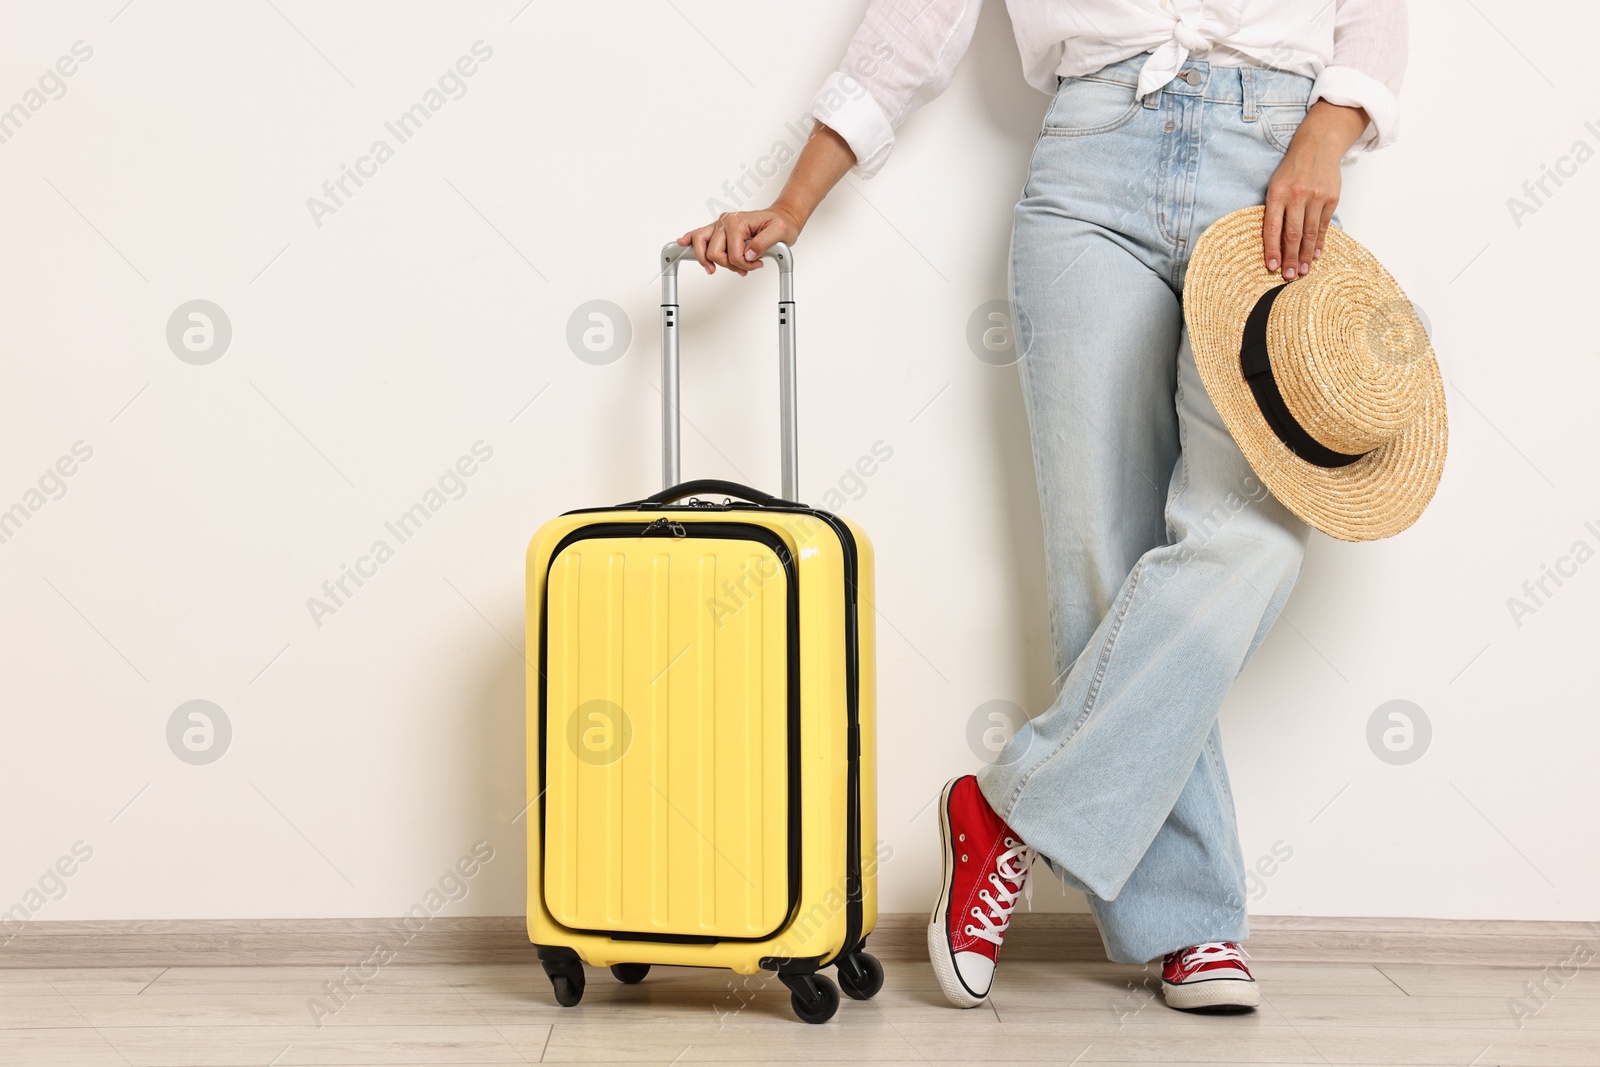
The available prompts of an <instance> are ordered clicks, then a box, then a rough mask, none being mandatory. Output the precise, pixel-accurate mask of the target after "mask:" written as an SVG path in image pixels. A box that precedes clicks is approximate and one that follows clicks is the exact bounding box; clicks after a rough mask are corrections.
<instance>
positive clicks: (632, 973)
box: [611, 963, 650, 985]
mask: <svg viewBox="0 0 1600 1067" xmlns="http://www.w3.org/2000/svg"><path fill="white" fill-rule="evenodd" d="M649 973H650V965H649V964H648V963H613V964H612V965H611V976H612V977H613V978H615V979H616V980H617V981H619V982H621V983H622V984H623V985H634V984H636V983H639V982H642V981H644V976H645V975H647V974H649Z"/></svg>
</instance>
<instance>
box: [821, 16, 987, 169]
mask: <svg viewBox="0 0 1600 1067" xmlns="http://www.w3.org/2000/svg"><path fill="white" fill-rule="evenodd" d="M982 6H983V0H872V3H871V5H870V6H869V7H868V8H867V14H866V18H865V19H863V21H862V23H861V28H860V29H858V30H856V33H855V36H854V37H853V38H851V40H850V47H849V48H847V49H846V50H845V55H844V62H843V63H841V64H840V65H839V69H838V70H836V71H834V72H833V74H831V75H829V77H828V80H827V81H825V82H823V84H822V88H821V89H820V90H819V91H818V92H817V95H816V96H815V97H813V98H812V101H811V115H812V117H813V118H815V119H816V120H817V121H818V122H821V123H822V124H824V125H825V126H828V127H829V128H831V129H833V130H834V131H835V132H836V133H838V134H839V136H840V137H843V138H844V140H845V143H846V144H848V145H849V146H850V150H851V151H852V152H854V153H855V157H856V166H855V168H854V171H855V173H856V174H857V175H859V176H860V177H862V178H870V177H872V176H873V175H874V174H876V173H877V172H878V171H879V170H880V169H881V168H882V167H883V164H884V161H885V160H887V159H888V158H889V152H890V150H891V149H892V148H893V147H894V131H895V130H896V129H897V128H898V127H899V126H900V124H901V123H902V122H904V121H905V119H906V116H908V115H910V114H911V113H912V112H913V111H915V110H916V109H917V108H919V107H921V106H922V105H923V104H926V103H927V102H928V101H930V100H932V99H933V98H934V97H936V96H938V95H939V94H940V93H942V92H944V90H945V87H946V86H948V85H949V84H950V79H951V78H952V77H954V76H955V71H956V64H958V63H959V62H960V61H961V57H962V56H963V55H964V54H965V53H966V51H967V46H968V45H969V44H971V43H972V31H973V29H974V28H975V27H976V26H977V24H978V11H979V9H980V8H981V7H982Z"/></svg>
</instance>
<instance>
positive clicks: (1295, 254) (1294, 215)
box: [1282, 193, 1306, 282]
mask: <svg viewBox="0 0 1600 1067" xmlns="http://www.w3.org/2000/svg"><path fill="white" fill-rule="evenodd" d="M1305 230H1306V201H1305V196H1304V194H1300V193H1294V194H1291V195H1290V198H1289V201H1288V202H1287V203H1285V204H1284V205H1283V248H1282V256H1283V280H1284V281H1286V282H1290V281H1294V279H1296V278H1298V277H1300V275H1301V273H1302V271H1301V270H1300V244H1301V242H1302V241H1303V240H1304V239H1305Z"/></svg>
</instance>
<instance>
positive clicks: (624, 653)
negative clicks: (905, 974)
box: [541, 523, 799, 940]
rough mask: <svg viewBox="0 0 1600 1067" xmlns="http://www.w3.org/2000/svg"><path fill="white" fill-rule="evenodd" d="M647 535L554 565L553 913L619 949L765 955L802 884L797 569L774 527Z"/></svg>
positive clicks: (545, 758) (573, 549) (548, 700)
mask: <svg viewBox="0 0 1600 1067" xmlns="http://www.w3.org/2000/svg"><path fill="white" fill-rule="evenodd" d="M675 525H676V524H675ZM643 528H644V524H637V525H633V524H600V525H597V526H594V527H589V528H587V531H588V533H587V535H586V531H585V530H580V531H577V532H575V533H574V534H573V535H572V536H571V538H569V539H568V541H567V543H565V545H564V547H562V548H560V549H558V551H557V552H556V554H555V557H554V558H553V559H552V561H551V564H550V569H549V579H548V585H547V591H546V600H545V625H544V626H543V628H542V630H541V632H542V633H543V634H544V647H543V649H542V654H543V660H544V662H543V670H542V673H543V675H544V679H545V684H544V703H543V715H542V725H541V730H542V734H543V745H542V764H543V789H544V796H543V805H542V810H543V823H544V833H543V835H542V837H541V840H542V844H543V849H544V857H543V860H544V862H543V865H542V880H543V893H544V900H545V906H546V908H547V910H548V911H549V913H550V916H551V918H552V919H554V920H555V921H556V922H557V923H559V924H561V925H562V926H565V927H568V928H569V929H573V930H584V931H594V932H600V933H608V934H611V935H613V936H630V935H631V936H635V937H642V938H649V939H655V940H670V939H673V938H695V939H699V938H708V939H717V940H730V939H743V938H749V939H758V938H763V937H768V936H770V935H771V934H772V933H773V932H775V931H776V930H778V929H779V928H780V927H781V926H782V925H783V923H784V922H785V920H786V918H787V916H788V914H789V911H790V909H791V906H792V904H793V898H794V895H795V892H796V888H797V885H798V875H799V872H798V869H797V868H798V859H797V856H796V855H795V853H794V850H793V847H792V846H793V845H794V844H795V843H797V837H794V838H793V839H792V835H791V820H792V819H794V818H797V817H798V809H797V807H796V803H795V802H796V797H795V796H794V791H793V790H792V789H791V780H792V776H791V767H792V763H791V760H792V757H793V756H794V755H795V753H793V752H792V750H791V744H790V740H791V738H790V735H791V731H792V730H793V729H795V727H796V725H797V722H798V720H797V718H796V717H795V716H796V714H797V712H798V707H797V704H798V699H797V694H796V693H795V692H791V689H792V688H793V685H794V684H797V673H796V667H797V664H796V663H795V658H796V655H797V647H798V646H797V640H798V634H797V632H796V629H795V626H794V622H795V619H794V612H795V609H796V605H795V602H794V600H795V590H794V588H793V582H794V578H793V569H792V567H793V565H792V561H791V559H790V558H789V553H788V551H787V549H786V547H785V546H784V544H783V543H782V541H780V540H778V539H777V537H776V535H774V534H771V533H770V532H769V531H766V530H763V529H761V528H759V527H751V526H741V525H738V524H731V523H730V524H723V523H717V524H708V523H694V524H685V525H676V529H677V530H678V531H684V534H685V535H681V536H671V535H670V534H669V535H666V536H661V535H659V534H656V535H652V536H640V535H639V531H640V530H642V529H643ZM656 529H659V527H653V528H652V530H653V531H654V530H656ZM621 531H626V533H625V534H623V533H621ZM690 534H692V535H690ZM796 834H797V828H796Z"/></svg>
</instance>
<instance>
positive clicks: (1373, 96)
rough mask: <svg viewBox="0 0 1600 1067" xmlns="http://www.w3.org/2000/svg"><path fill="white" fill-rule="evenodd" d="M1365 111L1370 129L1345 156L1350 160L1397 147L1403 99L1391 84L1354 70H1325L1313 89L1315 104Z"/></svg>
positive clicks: (1349, 68) (1312, 96)
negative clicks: (1368, 153)
mask: <svg viewBox="0 0 1600 1067" xmlns="http://www.w3.org/2000/svg"><path fill="white" fill-rule="evenodd" d="M1318 100H1326V101H1327V102H1328V103H1330V104H1341V105H1343V106H1345V107H1359V108H1364V109H1365V110H1366V112H1367V118H1368V119H1370V120H1371V121H1370V122H1368V123H1367V128H1366V129H1365V130H1363V131H1362V133H1361V136H1360V137H1359V138H1357V139H1356V143H1355V144H1353V145H1351V146H1350V151H1349V152H1347V153H1345V158H1346V159H1351V158H1354V157H1355V156H1358V155H1360V154H1361V153H1363V152H1375V151H1377V150H1378V149H1380V148H1387V147H1388V146H1390V145H1392V144H1394V142H1395V140H1396V139H1398V138H1399V136H1400V100H1399V98H1398V97H1396V96H1395V95H1394V93H1393V92H1391V91H1390V90H1389V87H1388V86H1387V85H1384V84H1383V83H1382V82H1380V81H1378V80H1377V79H1376V78H1374V77H1372V76H1371V75H1370V74H1363V73H1362V72H1361V71H1359V70H1357V69H1356V68H1354V67H1324V68H1323V69H1322V73H1321V74H1320V75H1319V76H1318V77H1317V82H1316V84H1315V85H1313V86H1312V87H1311V101H1310V103H1312V104H1314V103H1316V102H1317V101H1318ZM1307 106H1309V105H1307Z"/></svg>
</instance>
